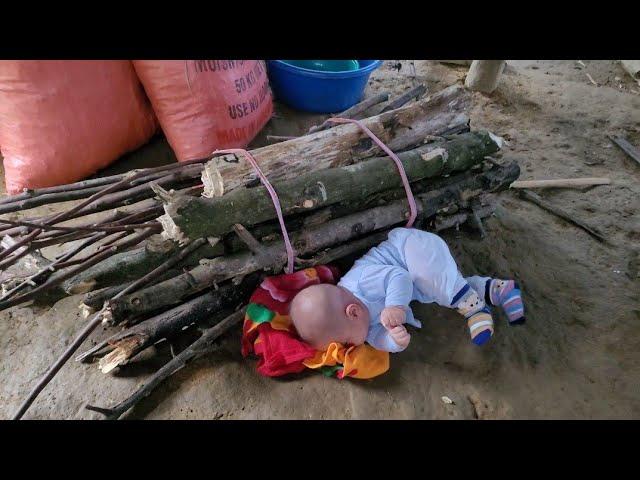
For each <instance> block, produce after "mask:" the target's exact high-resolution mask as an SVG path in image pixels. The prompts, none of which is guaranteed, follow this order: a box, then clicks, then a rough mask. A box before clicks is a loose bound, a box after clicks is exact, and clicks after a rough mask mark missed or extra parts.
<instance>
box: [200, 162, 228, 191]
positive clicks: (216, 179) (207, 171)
mask: <svg viewBox="0 0 640 480" xmlns="http://www.w3.org/2000/svg"><path fill="white" fill-rule="evenodd" d="M201 178H202V184H203V185H204V190H203V192H202V196H203V197H207V198H213V197H221V196H222V195H224V180H223V179H222V175H221V174H220V170H219V169H218V166H217V164H216V161H215V160H211V161H209V162H207V164H206V165H205V166H204V169H203V170H202V177H201Z"/></svg>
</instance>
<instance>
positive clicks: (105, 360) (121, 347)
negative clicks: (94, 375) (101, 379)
mask: <svg viewBox="0 0 640 480" xmlns="http://www.w3.org/2000/svg"><path fill="white" fill-rule="evenodd" d="M142 342H143V339H142V337H140V336H137V335H134V336H131V337H127V338H124V339H122V340H120V341H119V342H117V343H115V344H113V345H114V346H116V348H115V349H114V350H112V351H111V352H109V353H108V354H107V355H105V356H104V357H102V358H101V359H100V362H99V363H98V368H100V370H101V371H102V373H109V372H110V371H112V370H113V369H114V368H116V367H118V366H120V365H123V364H125V363H127V361H128V360H129V359H130V358H131V357H132V356H133V355H134V354H135V353H136V351H137V348H138V346H139V345H141V344H142Z"/></svg>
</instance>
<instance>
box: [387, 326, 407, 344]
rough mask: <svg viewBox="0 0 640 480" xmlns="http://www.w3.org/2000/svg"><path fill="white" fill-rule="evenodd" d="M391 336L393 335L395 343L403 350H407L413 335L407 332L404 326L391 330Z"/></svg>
mask: <svg viewBox="0 0 640 480" xmlns="http://www.w3.org/2000/svg"><path fill="white" fill-rule="evenodd" d="M389 335H391V338H393V341H394V342H396V343H397V344H398V346H399V347H400V348H402V349H405V348H407V346H408V345H409V342H410V341H411V334H410V333H409V332H408V331H407V328H406V327H405V326H404V325H398V326H397V327H393V328H392V329H390V330H389Z"/></svg>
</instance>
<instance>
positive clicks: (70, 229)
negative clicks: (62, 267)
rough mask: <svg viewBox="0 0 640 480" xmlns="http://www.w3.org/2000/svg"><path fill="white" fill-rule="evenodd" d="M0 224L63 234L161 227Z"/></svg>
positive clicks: (0, 221)
mask: <svg viewBox="0 0 640 480" xmlns="http://www.w3.org/2000/svg"><path fill="white" fill-rule="evenodd" d="M0 223H4V224H7V225H14V226H18V227H29V228H39V229H41V230H45V231H46V230H59V231H62V232H133V231H134V230H141V229H143V228H155V227H156V226H158V225H160V224H159V223H157V222H151V223H139V224H132V225H121V226H106V227H100V226H95V227H83V226H78V227H64V226H59V225H41V224H38V223H32V222H25V221H20V220H6V219H0Z"/></svg>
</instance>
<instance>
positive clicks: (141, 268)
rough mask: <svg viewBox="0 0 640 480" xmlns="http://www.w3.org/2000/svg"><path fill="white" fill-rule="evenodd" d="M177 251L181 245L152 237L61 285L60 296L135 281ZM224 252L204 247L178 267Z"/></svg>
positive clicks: (212, 247)
mask: <svg viewBox="0 0 640 480" xmlns="http://www.w3.org/2000/svg"><path fill="white" fill-rule="evenodd" d="M179 250H180V246H179V245H178V244H177V243H176V242H174V241H172V240H168V239H164V238H162V237H161V236H160V235H155V236H154V237H151V238H150V239H149V240H147V243H146V244H145V245H144V246H143V247H141V248H137V249H134V250H129V251H126V252H122V253H118V254H115V255H112V256H110V257H109V258H106V259H105V260H103V261H102V262H100V263H98V264H97V265H94V266H92V267H91V268H89V269H87V270H84V271H82V272H80V273H79V274H78V275H76V276H74V277H72V278H70V279H69V280H67V281H65V282H64V283H63V284H61V287H60V288H61V292H59V293H61V294H62V295H75V294H78V293H86V292H89V291H91V290H95V289H98V288H103V287H106V286H111V285H114V284H117V283H122V282H127V281H133V280H136V279H138V278H140V277H141V276H142V275H144V274H145V273H147V272H149V271H151V270H153V269H154V268H156V267H157V266H159V265H161V264H162V263H163V262H165V261H166V260H167V258H169V257H171V256H172V255H174V254H175V253H176V252H178V251H179ZM223 253H224V247H223V246H222V245H220V244H218V243H216V244H215V245H211V244H206V245H204V246H203V247H202V248H199V249H198V250H197V251H196V252H193V253H192V254H190V255H189V256H188V257H186V258H185V259H184V260H183V262H181V264H180V267H192V266H194V265H197V264H198V261H199V260H200V259H201V258H208V257H215V256H217V255H221V254H223Z"/></svg>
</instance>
